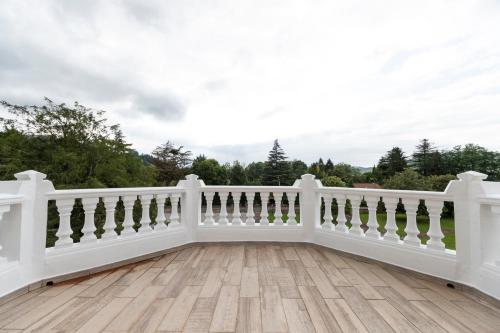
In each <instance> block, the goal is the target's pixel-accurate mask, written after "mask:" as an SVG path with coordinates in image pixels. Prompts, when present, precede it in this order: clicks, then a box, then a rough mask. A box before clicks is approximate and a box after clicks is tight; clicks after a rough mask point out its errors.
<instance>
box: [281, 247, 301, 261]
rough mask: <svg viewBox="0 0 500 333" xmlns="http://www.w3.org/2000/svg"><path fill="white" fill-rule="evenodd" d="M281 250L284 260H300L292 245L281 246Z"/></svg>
mask: <svg viewBox="0 0 500 333" xmlns="http://www.w3.org/2000/svg"><path fill="white" fill-rule="evenodd" d="M281 251H282V253H283V257H284V258H285V259H286V260H300V258H299V256H298V255H297V252H296V251H295V248H294V247H293V246H284V247H282V249H281Z"/></svg>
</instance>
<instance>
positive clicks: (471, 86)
mask: <svg viewBox="0 0 500 333" xmlns="http://www.w3.org/2000/svg"><path fill="white" fill-rule="evenodd" d="M44 96H47V97H50V98H51V99H53V100H54V101H57V102H67V103H72V102H73V101H75V100H77V101H79V102H80V103H82V104H84V105H86V106H91V107H95V108H99V109H104V110H107V111H108V113H107V116H108V119H109V120H110V122H111V123H120V124H121V126H122V129H123V131H124V133H125V135H126V137H127V139H128V141H130V142H131V143H133V147H134V148H135V149H137V150H139V151H140V152H150V151H151V150H152V149H153V148H154V147H155V146H157V145H158V144H160V143H162V142H165V141H166V140H173V141H174V142H175V143H176V144H179V145H184V146H186V147H188V148H189V149H191V150H192V151H193V152H194V153H195V154H198V153H205V154H206V155H208V156H210V157H215V158H217V159H220V160H223V161H233V160H240V161H243V162H249V161H252V160H264V159H265V158H266V156H267V152H268V151H269V149H270V148H271V146H272V141H273V139H275V138H278V139H279V140H280V142H281V143H282V146H283V148H284V149H285V151H286V152H287V154H288V156H289V157H290V158H298V159H302V160H304V161H307V162H311V161H313V160H316V159H317V158H318V157H320V156H322V157H323V158H328V157H331V158H332V159H333V160H334V162H340V161H345V162H348V163H352V164H355V165H360V166H370V165H373V164H374V163H376V161H377V159H378V158H379V157H380V155H382V154H383V153H384V152H385V151H387V150H388V149H390V148H391V147H392V146H395V145H398V146H401V147H403V148H404V150H405V151H407V152H408V153H409V152H411V150H412V149H413V147H414V146H415V144H416V143H417V141H418V140H419V139H421V138H424V137H427V138H430V139H431V141H433V142H435V143H436V144H437V145H438V147H440V148H443V149H444V148H449V147H452V146H454V145H458V144H464V143H468V142H474V143H477V144H480V145H483V146H485V147H487V148H489V149H495V150H500V2H499V1H488V0H484V1H439V0H430V1H332V0H328V1H319V0H315V1H309V0H300V1H294V0H287V1H275V0H263V1H257V0H253V1H236V0H227V1H226V0H221V1H212V0H199V1H190V0H182V1H175V0H172V1H99V2H98V1H62V0H61V1H20V0H13V1H6V0H2V1H1V2H0V99H5V100H7V101H9V102H12V103H21V104H33V103H40V102H41V100H42V98H43V97H44Z"/></svg>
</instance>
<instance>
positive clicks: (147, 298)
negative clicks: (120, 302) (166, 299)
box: [106, 268, 163, 331]
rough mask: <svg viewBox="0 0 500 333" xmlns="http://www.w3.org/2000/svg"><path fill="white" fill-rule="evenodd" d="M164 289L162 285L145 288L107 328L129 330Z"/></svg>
mask: <svg viewBox="0 0 500 333" xmlns="http://www.w3.org/2000/svg"><path fill="white" fill-rule="evenodd" d="M152 269H158V268H152ZM162 289H163V287H161V286H149V287H147V288H145V289H144V290H143V291H142V292H141V293H140V295H139V296H137V297H136V298H134V299H133V301H132V302H130V304H128V305H127V306H126V307H125V309H123V311H121V312H120V314H119V315H118V316H117V317H116V318H115V319H114V320H113V321H112V322H111V323H110V324H109V325H108V327H107V328H106V329H107V330H111V331H127V330H129V329H130V328H131V327H132V326H133V325H134V324H135V323H136V322H137V321H138V320H139V318H140V317H141V316H142V314H143V313H144V312H145V311H146V310H147V308H148V307H149V306H150V304H151V303H153V301H154V300H155V299H156V297H157V296H158V294H159V293H160V291H161V290H162ZM125 290H126V289H125ZM122 295H123V293H122ZM120 296H121V295H120Z"/></svg>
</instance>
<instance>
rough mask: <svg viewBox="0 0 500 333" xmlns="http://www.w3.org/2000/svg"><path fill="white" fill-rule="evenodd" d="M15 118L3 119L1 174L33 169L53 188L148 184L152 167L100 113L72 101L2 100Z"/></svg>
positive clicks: (152, 177) (151, 180)
mask: <svg viewBox="0 0 500 333" xmlns="http://www.w3.org/2000/svg"><path fill="white" fill-rule="evenodd" d="M0 103H1V105H2V106H3V107H4V108H6V109H7V110H8V112H9V113H10V114H11V115H12V116H13V118H2V119H0V123H1V124H2V125H3V129H2V131H1V132H0V178H1V179H12V177H13V174H14V173H16V172H20V171H24V170H28V169H34V170H37V171H40V172H43V173H46V174H47V177H48V179H50V180H51V181H52V182H53V183H54V185H55V186H56V188H84V187H94V188H95V187H123V186H149V185H154V183H155V173H156V171H155V168H154V167H152V166H147V165H145V164H144V163H143V161H142V159H141V158H140V157H139V155H138V154H137V153H136V152H135V151H134V150H132V149H130V145H129V144H128V143H126V142H125V140H124V137H123V134H122V132H121V130H120V128H119V126H118V125H112V126H110V125H108V124H107V122H106V118H104V114H105V112H104V111H96V110H92V109H90V108H87V107H85V106H83V105H80V104H79V103H77V102H75V103H74V105H73V106H68V105H66V104H55V103H54V102H52V101H51V100H50V99H48V98H46V99H45V100H44V103H43V105H41V106H36V105H33V106H20V105H14V104H10V103H8V102H5V101H2V102H0Z"/></svg>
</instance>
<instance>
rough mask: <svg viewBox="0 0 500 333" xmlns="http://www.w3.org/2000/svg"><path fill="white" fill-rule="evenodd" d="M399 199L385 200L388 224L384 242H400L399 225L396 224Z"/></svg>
mask: <svg viewBox="0 0 500 333" xmlns="http://www.w3.org/2000/svg"><path fill="white" fill-rule="evenodd" d="M398 202H399V199H398V198H385V197H384V205H385V211H386V213H387V223H386V224H385V230H387V232H386V233H385V234H384V240H387V241H390V242H399V240H400V239H399V235H398V234H397V231H398V225H397V224H396V208H397V207H398Z"/></svg>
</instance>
